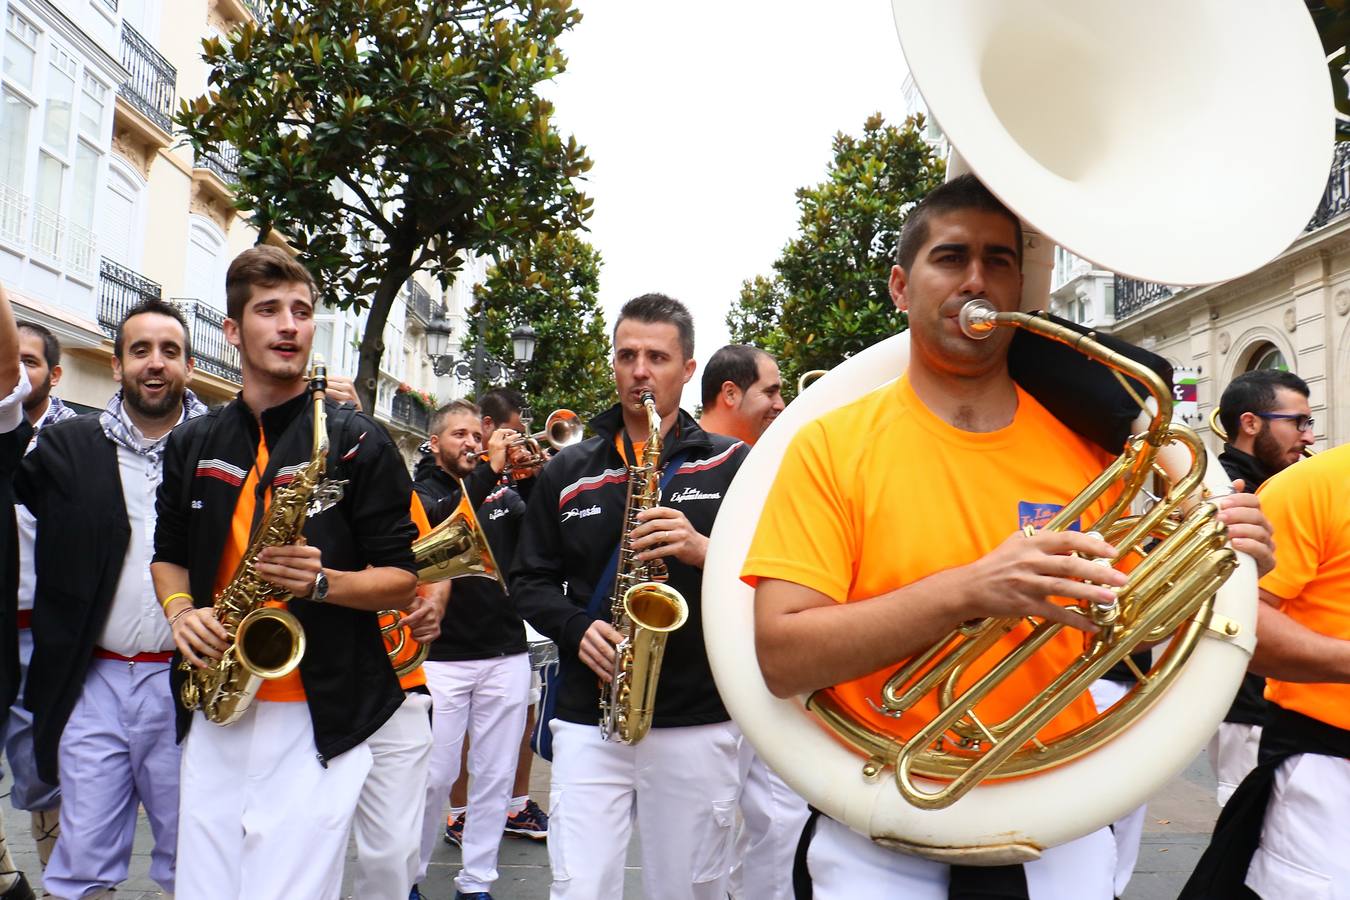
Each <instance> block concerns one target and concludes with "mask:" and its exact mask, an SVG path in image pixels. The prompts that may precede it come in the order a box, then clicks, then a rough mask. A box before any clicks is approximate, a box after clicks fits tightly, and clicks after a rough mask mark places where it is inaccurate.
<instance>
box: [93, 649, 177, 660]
mask: <svg viewBox="0 0 1350 900" xmlns="http://www.w3.org/2000/svg"><path fill="white" fill-rule="evenodd" d="M94 659H115V660H118V661H119V662H169V661H170V660H172V659H173V651H172V650H156V651H154V652H151V653H137V654H136V655H135V656H123V655H122V654H120V653H114V652H112V651H111V650H104V649H103V648H102V647H95V648H94Z"/></svg>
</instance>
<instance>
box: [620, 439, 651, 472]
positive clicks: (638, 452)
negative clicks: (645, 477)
mask: <svg viewBox="0 0 1350 900" xmlns="http://www.w3.org/2000/svg"><path fill="white" fill-rule="evenodd" d="M614 449H615V450H618V451H619V459H621V460H623V461H624V464H625V465H630V466H635V465H637V463H635V462H632V463H630V462H629V461H628V453H627V451H625V450H624V446H623V432H622V431H620V432H619V433H617V434H616V435H614ZM645 449H647V442H646V441H633V458H634V459H636V460H637V461H638V462H641V461H642V451H643V450H645Z"/></svg>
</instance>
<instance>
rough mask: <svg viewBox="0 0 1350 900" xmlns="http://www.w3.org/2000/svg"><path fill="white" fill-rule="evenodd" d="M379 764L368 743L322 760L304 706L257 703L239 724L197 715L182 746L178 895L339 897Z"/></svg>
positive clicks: (247, 899) (230, 899) (252, 899)
mask: <svg viewBox="0 0 1350 900" xmlns="http://www.w3.org/2000/svg"><path fill="white" fill-rule="evenodd" d="M370 763H371V757H370V747H368V746H367V745H366V744H364V743H362V744H358V745H357V746H355V747H353V748H352V749H351V750H348V751H347V752H346V753H343V754H342V755H341V756H337V757H334V758H333V759H330V760H328V762H327V765H326V766H324V765H322V764H320V762H319V759H318V754H317V752H316V751H315V749H314V731H313V728H312V726H311V725H310V719H309V707H308V706H307V705H306V704H305V703H271V702H268V701H262V700H260V701H256V702H255V703H254V704H253V706H252V708H250V709H249V710H248V712H246V713H244V715H243V716H242V717H241V718H240V719H239V721H237V722H235V723H233V724H231V725H215V724H213V723H211V722H209V721H207V719H206V717H205V716H203V715H202V714H201V713H196V714H194V716H193V722H192V730H191V731H190V732H189V733H188V736H187V739H186V740H185V741H184V742H183V777H182V797H183V805H182V810H181V812H180V814H179V825H178V890H177V896H179V897H182V898H184V900H196V898H202V900H207V898H209V900H296V898H300V897H304V898H305V900H336V898H337V896H338V894H339V892H340V891H341V888H342V860H343V856H344V855H345V854H346V851H347V835H348V833H349V832H350V830H351V824H352V816H353V814H354V813H355V811H356V798H357V797H358V796H359V795H360V793H361V786H362V785H363V784H365V781H366V776H367V775H368V774H369V773H370Z"/></svg>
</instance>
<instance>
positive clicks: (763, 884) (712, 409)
mask: <svg viewBox="0 0 1350 900" xmlns="http://www.w3.org/2000/svg"><path fill="white" fill-rule="evenodd" d="M702 388H703V414H702V415H701V416H700V417H699V420H698V424H699V427H701V428H702V429H703V430H704V431H707V432H709V433H711V434H725V435H727V436H728V437H734V438H740V439H741V440H743V441H745V442H746V443H747V444H750V445H752V446H753V445H754V443H755V441H757V440H759V436H760V435H761V434H763V433H764V430H765V429H766V428H768V427H769V425H770V424H771V423H772V422H773V420H774V419H776V418H778V414H779V413H781V412H782V411H783V407H784V403H783V384H782V379H781V378H780V376H779V374H778V362H777V360H775V359H774V358H773V357H772V356H771V355H769V354H768V353H766V352H764V351H763V350H760V349H759V348H758V347H749V346H746V345H744V344H728V345H726V346H725V347H723V348H722V349H721V350H718V351H717V352H716V353H714V354H713V355H712V359H710V360H708V364H707V365H706V366H704V368H703V382H702ZM740 778H741V793H740V806H741V819H742V821H743V827H742V829H741V832H740V834H739V835H738V836H737V845H738V846H737V852H736V858H737V860H739V862H738V863H737V864H736V866H735V868H733V869H732V871H731V892H732V895H733V896H736V897H754V898H760V897H763V898H765V900H790V898H791V897H792V859H793V856H794V855H795V854H796V852H797V842H798V840H799V839H800V838H801V834H802V825H803V824H804V823H805V822H806V814H807V810H806V801H805V800H803V799H802V798H801V797H799V796H797V794H796V793H795V792H793V790H792V788H790V787H788V786H787V784H786V783H785V782H784V781H783V779H782V778H781V777H779V775H778V773H777V772H775V771H773V769H770V768H769V767H768V765H766V764H765V762H764V760H763V759H761V758H760V756H759V754H758V753H756V752H755V748H754V747H752V746H751V745H750V742H749V741H747V740H745V739H742V740H741V750H740Z"/></svg>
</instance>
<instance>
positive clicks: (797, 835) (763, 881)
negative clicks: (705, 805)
mask: <svg viewBox="0 0 1350 900" xmlns="http://www.w3.org/2000/svg"><path fill="white" fill-rule="evenodd" d="M740 777H741V796H740V805H741V821H742V827H741V829H740V833H739V834H738V835H737V839H736V854H735V855H736V863H735V864H734V866H733V868H732V870H731V894H732V896H733V897H737V898H741V897H743V898H745V900H792V865H793V862H794V861H795V859H796V855H797V844H798V842H799V841H800V840H801V836H802V826H803V825H805V824H806V817H807V815H808V810H807V808H806V801H805V800H803V799H802V798H801V797H799V796H797V794H796V793H795V792H794V791H793V790H792V788H790V787H788V786H787V783H786V782H784V781H783V779H782V778H780V777H779V775H778V773H777V772H775V771H774V770H773V769H770V768H769V766H768V764H767V763H766V762H764V760H763V759H761V758H760V756H759V754H758V753H756V752H755V748H754V747H753V746H751V744H750V742H749V741H748V740H746V739H745V737H744V736H742V737H741V746H740Z"/></svg>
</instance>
